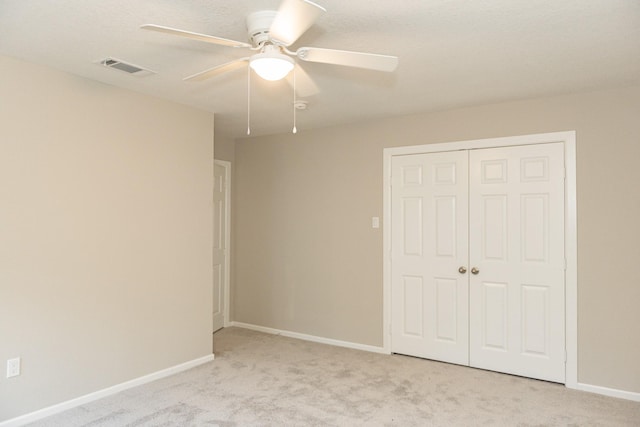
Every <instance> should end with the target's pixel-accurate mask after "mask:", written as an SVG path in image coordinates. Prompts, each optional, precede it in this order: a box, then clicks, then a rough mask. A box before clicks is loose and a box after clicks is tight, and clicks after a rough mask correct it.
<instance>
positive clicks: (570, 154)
mask: <svg viewBox="0 0 640 427" xmlns="http://www.w3.org/2000/svg"><path fill="white" fill-rule="evenodd" d="M550 142H562V143H564V147H565V168H566V180H565V203H566V209H565V257H566V260H567V270H566V273H565V322H566V323H565V328H566V332H565V347H566V351H567V362H566V365H565V385H566V386H567V387H568V388H577V384H578V363H577V361H578V261H577V250H578V245H577V202H576V199H577V197H576V194H577V193H576V132H575V131H566V132H553V133H541V134H534V135H520V136H511V137H502V138H489V139H477V140H469V141H458V142H446V143H440V144H424V145H413V146H406V147H393V148H385V149H384V152H383V162H384V163H383V169H384V171H383V173H384V178H383V179H384V184H383V204H384V206H383V208H384V210H383V213H384V218H383V230H384V232H383V254H382V257H383V267H382V268H383V279H382V280H383V315H382V317H383V322H384V325H383V326H384V327H383V348H384V350H385V351H386V352H389V353H390V352H391V160H392V158H393V156H405V155H411V154H422V153H434V152H442V151H457V150H473V149H480V148H495V147H510V146H516V145H531V144H546V143H550Z"/></svg>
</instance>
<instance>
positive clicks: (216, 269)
mask: <svg viewBox="0 0 640 427" xmlns="http://www.w3.org/2000/svg"><path fill="white" fill-rule="evenodd" d="M213 170H214V190H213V209H214V210H213V214H214V218H213V312H212V322H213V332H215V331H217V330H219V329H221V328H223V327H224V326H226V325H227V324H228V323H229V274H230V271H229V269H230V250H229V249H230V241H231V233H230V232H231V230H230V220H231V163H230V162H227V161H223V160H215V161H214V166H213Z"/></svg>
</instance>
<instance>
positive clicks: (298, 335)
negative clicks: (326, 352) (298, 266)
mask: <svg viewBox="0 0 640 427" xmlns="http://www.w3.org/2000/svg"><path fill="white" fill-rule="evenodd" d="M229 326H235V327H238V328H244V329H251V330H252V331H258V332H264V333H266V334H272V335H282V336H283V337H288V338H296V339H299V340H303V341H311V342H317V343H320V344H328V345H334V346H336V347H346V348H351V349H354V350H363V351H369V352H372V353H381V354H389V353H388V352H387V351H385V349H384V348H383V347H377V346H374V345H367V344H358V343H354V342H349V341H340V340H334V339H331V338H324V337H318V336H315V335H307V334H301V333H299V332H291V331H285V330H282V329H274V328H267V327H265V326H258V325H252V324H249V323H242V322H231V324H230V325H229ZM0 427H2V426H0Z"/></svg>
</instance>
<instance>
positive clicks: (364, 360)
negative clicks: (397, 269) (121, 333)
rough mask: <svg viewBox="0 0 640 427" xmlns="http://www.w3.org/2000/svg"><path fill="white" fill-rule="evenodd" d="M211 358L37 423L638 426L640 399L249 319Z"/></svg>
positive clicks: (219, 339) (219, 342)
mask: <svg viewBox="0 0 640 427" xmlns="http://www.w3.org/2000/svg"><path fill="white" fill-rule="evenodd" d="M214 349H215V353H216V359H215V361H213V362H210V363H207V364H205V365H202V366H199V367H197V368H194V369H191V370H189V371H186V372H183V373H180V374H178V375H175V376H172V377H168V378H165V379H162V380H159V381H156V382H153V383H149V384H147V385H144V386H141V387H138V388H135V389H130V390H127V391H125V392H122V393H119V394H117V395H114V396H111V397H108V398H105V399H102V400H100V401H96V402H93V403H91V404H87V405H84V406H81V407H78V408H75V409H72V410H70V411H67V412H65V413H62V414H59V415H56V416H53V417H50V418H48V419H45V420H43V421H40V422H38V423H35V424H33V425H34V426H41V427H44V426H56V427H57V426H65V427H67V426H220V427H231V426H483V425H488V426H638V425H640V403H637V402H631V401H626V400H621V399H614V398H609V397H605V396H600V395H596V394H591V393H585V392H579V391H575V390H568V389H566V388H565V387H564V386H563V385H558V384H552V383H546V382H543V381H536V380H530V379H526V378H520V377H514V376H510V375H504V374H498V373H494V372H488V371H482V370H477V369H471V368H466V367H462V366H455V365H449V364H446V363H438V362H432V361H428V360H421V359H416V358H412V357H406V356H398V355H394V356H387V355H381V354H374V353H368V352H363V351H358V350H350V349H345V348H339V347H333V346H328V345H323V344H315V343H310V342H306V341H300V340H296V339H291V338H285V337H282V336H276V335H268V334H263V333H259V332H254V331H250V330H246V329H239V328H227V329H224V330H222V331H220V332H218V333H216V334H215V335H214Z"/></svg>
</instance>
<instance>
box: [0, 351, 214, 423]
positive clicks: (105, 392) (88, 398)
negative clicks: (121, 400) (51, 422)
mask: <svg viewBox="0 0 640 427" xmlns="http://www.w3.org/2000/svg"><path fill="white" fill-rule="evenodd" d="M212 360H214V355H213V354H210V355H207V356H204V357H200V358H198V359H194V360H190V361H189V362H185V363H181V364H179V365H175V366H172V367H170V368H167V369H163V370H161V371H157V372H153V373H151V374H148V375H145V376H142V377H139V378H135V379H133V380H130V381H126V382H123V383H120V384H116V385H114V386H111V387H107V388H105V389H102V390H98V391H96V392H93V393H89V394H86V395H84V396H80V397H77V398H75V399H71V400H67V401H66V402H62V403H58V404H56V405H53V406H49V407H46V408H43V409H39V410H37V411H35V412H30V413H28V414H25V415H21V416H19V417H16V418H11V419H9V420H6V421H1V422H0V427H18V426H23V425H25V424H28V423H32V422H35V421H38V420H41V419H43V418H46V417H49V416H51V415H55V414H58V413H60V412H64V411H66V410H69V409H73V408H75V407H77V406H80V405H84V404H86V403H89V402H93V401H94V400H98V399H102V398H103V397H107V396H111V395H112V394H116V393H119V392H121V391H124V390H127V389H130V388H133V387H137V386H139V385H142V384H146V383H149V382H151V381H155V380H159V379H161V378H164V377H168V376H170V375H174V374H177V373H179V372H182V371H186V370H187V369H191V368H194V367H196V366H198V365H202V364H203V363H207V362H210V361H212Z"/></svg>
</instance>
